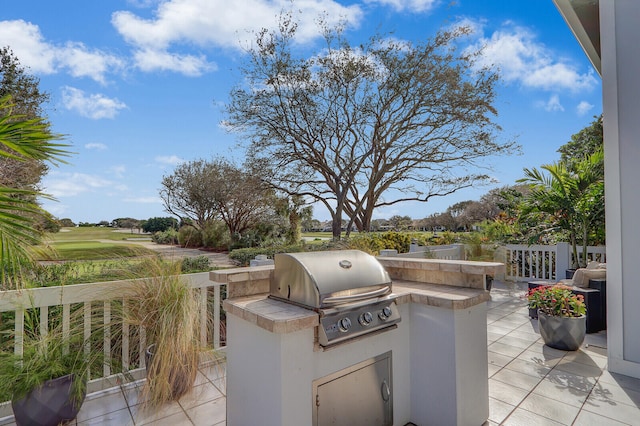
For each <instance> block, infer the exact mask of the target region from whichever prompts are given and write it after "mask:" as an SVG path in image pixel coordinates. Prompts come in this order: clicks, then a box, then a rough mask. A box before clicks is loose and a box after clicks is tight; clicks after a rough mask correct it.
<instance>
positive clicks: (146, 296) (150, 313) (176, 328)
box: [125, 259, 207, 407]
mask: <svg viewBox="0 0 640 426" xmlns="http://www.w3.org/2000/svg"><path fill="white" fill-rule="evenodd" d="M145 266H146V269H147V271H151V272H152V273H151V275H153V276H152V277H150V278H142V279H139V280H137V281H134V282H133V285H132V288H131V289H130V290H129V291H128V292H127V293H128V294H127V300H128V302H127V309H126V310H125V318H126V321H127V322H128V323H129V324H131V325H134V326H137V327H138V328H140V329H143V330H144V332H145V340H146V343H147V345H154V346H153V356H152V357H151V358H150V359H149V365H147V366H146V367H147V381H146V383H145V386H144V387H143V398H144V400H145V402H146V403H147V405H149V406H152V407H158V406H161V405H162V404H164V403H166V402H169V401H174V400H178V399H180V398H181V397H182V396H184V395H186V394H187V393H188V392H189V391H190V390H191V388H192V387H193V383H194V381H195V378H196V374H197V371H198V361H199V355H200V353H201V351H202V350H203V349H204V348H202V347H201V346H200V335H199V332H200V330H201V324H202V321H207V319H204V318H202V317H201V316H200V312H201V309H200V308H201V306H200V303H201V302H200V300H199V299H198V298H197V297H196V296H195V295H194V293H193V291H192V289H191V286H190V285H189V284H188V283H187V282H186V281H185V280H184V278H183V277H181V276H180V263H179V262H173V263H172V262H164V261H162V260H160V259H149V260H147V261H146V262H145Z"/></svg>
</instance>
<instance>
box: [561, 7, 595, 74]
mask: <svg viewBox="0 0 640 426" xmlns="http://www.w3.org/2000/svg"><path fill="white" fill-rule="evenodd" d="M553 2H554V3H555V5H556V7H557V8H558V11H559V12H560V14H561V15H562V17H563V18H564V20H565V21H566V22H567V25H569V28H570V29H571V31H572V32H573V34H574V36H575V37H576V39H577V40H578V43H580V46H582V49H583V50H584V52H585V53H586V54H587V57H588V58H589V60H590V61H591V64H592V65H593V67H594V68H595V69H596V71H597V72H598V74H600V75H601V68H600V65H601V62H600V58H601V57H600V13H599V6H600V1H599V0H553Z"/></svg>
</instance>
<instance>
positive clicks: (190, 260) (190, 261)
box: [180, 255, 210, 274]
mask: <svg viewBox="0 0 640 426" xmlns="http://www.w3.org/2000/svg"><path fill="white" fill-rule="evenodd" d="M209 269H210V268H209V258H208V257H207V256H204V255H202V256H193V257H185V258H183V259H182V265H181V267H180V270H181V271H182V273H183V274H192V273H195V272H205V271H208V270H209Z"/></svg>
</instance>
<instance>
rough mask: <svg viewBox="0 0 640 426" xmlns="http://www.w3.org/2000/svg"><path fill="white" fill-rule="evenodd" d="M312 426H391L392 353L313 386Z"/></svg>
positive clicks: (340, 372)
mask: <svg viewBox="0 0 640 426" xmlns="http://www.w3.org/2000/svg"><path fill="white" fill-rule="evenodd" d="M313 388H314V389H313V391H314V401H313V402H314V410H313V411H314V418H313V424H314V426H325V425H345V426H346V425H349V426H391V425H392V424H393V398H392V396H393V394H392V388H391V352H387V353H386V354H383V355H380V356H378V357H376V358H372V359H370V360H367V361H364V362H361V363H358V364H356V365H354V366H352V367H349V368H347V369H345V370H341V371H339V372H337V373H334V374H332V375H330V376H327V377H324V378H322V379H318V380H316V381H314V383H313Z"/></svg>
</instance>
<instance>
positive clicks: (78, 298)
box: [0, 272, 223, 312]
mask: <svg viewBox="0 0 640 426" xmlns="http://www.w3.org/2000/svg"><path fill="white" fill-rule="evenodd" d="M182 277H184V279H186V280H187V281H188V282H189V284H190V285H191V287H192V288H203V287H215V286H220V285H223V284H220V283H215V282H213V281H210V280H209V273H208V272H200V273H196V274H185V275H182ZM146 279H148V278H140V279H139V280H146ZM132 281H138V280H118V281H104V282H97V283H88V284H72V285H65V286H55V287H38V288H29V289H23V290H8V291H1V292H0V312H7V311H13V310H15V309H16V308H20V307H23V308H34V307H35V308H39V307H42V306H52V305H64V304H67V303H81V302H89V301H99V300H109V299H114V298H120V297H125V296H126V290H127V289H130V288H131V282H132ZM114 295H117V296H118V297H114Z"/></svg>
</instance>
